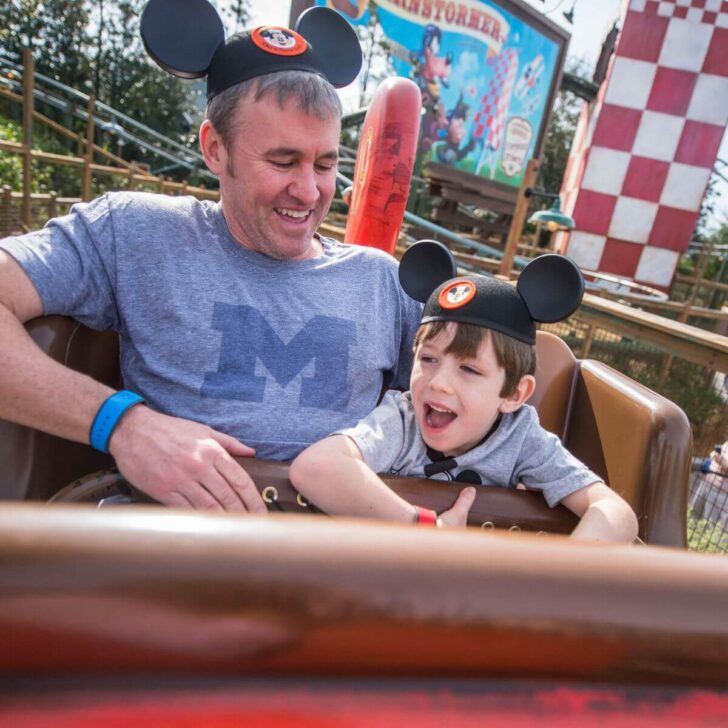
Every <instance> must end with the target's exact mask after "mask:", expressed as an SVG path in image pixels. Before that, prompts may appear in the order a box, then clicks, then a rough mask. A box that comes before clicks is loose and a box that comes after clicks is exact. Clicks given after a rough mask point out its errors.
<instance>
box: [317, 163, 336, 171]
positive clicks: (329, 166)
mask: <svg viewBox="0 0 728 728" xmlns="http://www.w3.org/2000/svg"><path fill="white" fill-rule="evenodd" d="M314 166H315V167H316V171H317V172H330V171H331V170H332V169H336V164H316V165H314Z"/></svg>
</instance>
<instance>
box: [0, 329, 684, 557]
mask: <svg viewBox="0 0 728 728" xmlns="http://www.w3.org/2000/svg"><path fill="white" fill-rule="evenodd" d="M27 328H28V331H29V332H30V334H31V336H32V337H33V338H34V340H35V341H36V343H38V345H39V346H40V347H41V348H42V349H44V350H45V351H46V352H47V353H48V354H50V356H52V357H53V358H54V359H56V360H57V361H60V362H62V363H65V364H67V365H68V366H70V367H72V368H74V369H77V370H79V371H83V372H84V373H86V374H89V375H90V376H92V377H94V378H96V379H98V380H100V381H103V382H104V383H106V384H109V385H110V386H112V387H118V386H119V371H118V339H117V337H116V334H114V333H112V332H105V333H98V332H94V331H91V330H90V329H88V328H86V327H85V326H82V325H81V324H78V323H77V322H74V321H72V320H71V319H67V318H63V317H60V316H50V317H43V318H39V319H36V320H34V321H32V322H30V323H29V324H28V326H27ZM536 347H537V352H538V359H539V363H538V367H537V369H536V390H535V392H534V395H533V397H532V399H531V404H533V405H534V406H535V407H536V409H537V410H538V413H539V418H540V420H541V423H542V424H543V426H544V427H545V428H546V429H548V430H549V431H551V432H553V433H555V434H557V435H558V436H559V437H561V438H562V439H563V440H564V442H565V444H566V445H567V447H568V448H569V449H570V450H571V451H572V452H573V453H574V454H575V455H576V456H577V457H579V458H580V459H581V460H583V461H584V462H585V463H587V465H589V467H591V468H592V469H593V470H594V471H595V472H596V473H598V474H599V475H601V476H602V477H603V478H605V480H606V482H607V483H608V484H609V485H610V486H611V487H613V488H614V489H615V490H617V491H618V492H619V493H621V494H622V495H623V496H624V497H625V498H626V499H627V501H628V502H629V503H630V505H632V507H633V508H634V509H635V511H636V512H637V515H638V517H639V520H640V536H641V538H642V539H643V540H645V541H647V542H648V543H659V544H663V545H672V546H681V547H684V546H685V544H686V517H687V516H686V513H687V483H688V472H689V465H690V458H691V435H690V426H689V423H688V421H687V418H686V417H685V414H684V413H683V412H682V410H680V409H679V408H678V407H677V406H676V405H675V404H673V403H672V402H670V401H669V400H667V399H665V398H663V397H661V396H659V395H657V394H655V393H654V392H652V391H651V390H649V389H646V388H645V387H642V386H641V385H639V384H637V383H636V382H634V381H633V380H631V379H629V378H628V377H625V376H624V375H622V374H620V373H619V372H616V371H615V370H613V369H611V368H610V367H608V366H606V365H604V364H600V363H598V362H595V361H581V362H580V361H579V360H577V359H576V358H575V357H574V355H573V354H572V352H571V351H570V349H569V348H568V346H567V345H566V344H565V343H564V342H563V341H562V340H561V339H559V338H558V337H556V336H554V335H553V334H549V333H547V332H542V331H539V332H538V335H537V343H536ZM111 464H112V463H111V460H110V458H109V457H108V456H105V455H103V454H101V453H98V452H96V451H94V450H93V449H91V448H90V447H89V446H87V445H83V444H79V443H72V442H67V441H65V440H61V439H59V438H57V437H53V436H51V435H45V434H43V433H40V432H37V431H35V430H31V429H29V428H26V427H21V426H19V425H15V424H12V423H9V422H5V421H3V420H0V498H2V499H5V500H22V499H28V500H47V499H48V498H50V497H51V496H52V495H53V494H55V493H56V492H57V491H59V490H60V489H61V488H63V487H64V486H66V485H67V484H69V483H70V482H72V481H73V480H76V479H77V478H80V477H83V476H84V475H87V474H89V473H92V472H94V471H96V470H100V469H102V468H105V467H109V466H110V465H111Z"/></svg>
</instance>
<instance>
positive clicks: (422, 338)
mask: <svg viewBox="0 0 728 728" xmlns="http://www.w3.org/2000/svg"><path fill="white" fill-rule="evenodd" d="M450 324H451V325H453V326H455V336H454V337H453V340H452V341H451V342H450V343H449V344H448V347H447V349H445V353H447V354H453V355H455V356H458V357H462V358H468V359H473V358H475V356H476V355H477V353H478V347H479V346H480V344H481V342H483V341H486V340H487V338H488V337H489V336H490V338H491V341H492V342H493V349H494V350H495V358H496V361H497V362H498V364H499V366H501V367H503V369H504V370H505V373H506V378H505V381H504V382H503V387H502V388H501V391H500V394H499V396H501V397H508V396H509V395H511V394H513V392H515V390H516V387H517V386H518V383H519V382H520V381H521V377H523V376H525V375H526V374H533V373H534V372H535V371H536V347H535V346H534V345H533V344H526V343H524V342H523V341H518V340H517V339H514V338H513V337H512V336H507V335H506V334H502V333H501V332H500V331H494V330H493V329H488V328H486V327H485V326H475V325H474V324H463V323H456V322H454V321H430V322H429V323H426V324H422V325H421V326H420V328H419V329H417V333H416V334H415V345H414V348H415V351H416V350H417V348H418V347H419V346H422V344H424V343H425V342H427V341H430V340H432V339H434V338H435V337H436V336H437V335H438V334H439V333H441V332H442V331H444V330H445V328H446V327H447V326H448V325H450Z"/></svg>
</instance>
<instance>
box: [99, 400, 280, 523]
mask: <svg viewBox="0 0 728 728" xmlns="http://www.w3.org/2000/svg"><path fill="white" fill-rule="evenodd" d="M109 452H110V453H111V454H112V455H113V457H114V460H116V464H117V466H118V467H119V470H120V472H121V474H122V475H123V476H124V477H125V478H126V479H127V480H128V481H129V482H130V483H132V484H133V485H134V486H135V487H137V488H139V490H141V491H143V492H144V493H146V494H147V495H149V496H151V497H152V498H154V499H155V500H157V501H159V502H160V503H163V504H164V505H168V506H175V507H178V508H198V509H203V510H226V511H248V512H250V513H265V512H266V507H265V504H264V503H263V499H262V498H261V497H260V494H259V493H258V490H257V488H256V487H255V484H254V483H253V481H252V480H251V478H250V476H249V475H248V474H247V473H246V472H245V470H243V468H242V467H240V465H238V463H237V462H235V460H234V459H233V457H232V456H248V457H250V456H252V455H255V451H254V450H253V449H252V448H250V447H248V446H247V445H243V443H241V442H239V441H238V440H236V439H235V438H234V437H230V436H229V435H224V434H223V433H221V432H217V431H216V430H213V429H212V428H210V427H207V426H206V425H201V424H199V423H197V422H192V421H190V420H185V419H181V418H178V417H169V416H168V415H163V414H160V413H159V412H154V411H153V410H151V409H149V408H148V407H145V406H144V405H137V406H136V407H132V408H131V409H130V410H129V411H128V412H127V413H126V414H125V415H124V417H123V418H122V420H121V422H120V423H119V426H118V427H117V428H116V429H115V430H114V432H113V434H112V436H111V441H110V443H109Z"/></svg>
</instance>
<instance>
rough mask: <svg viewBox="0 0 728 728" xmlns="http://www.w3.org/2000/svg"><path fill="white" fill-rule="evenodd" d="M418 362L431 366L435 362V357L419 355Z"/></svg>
mask: <svg viewBox="0 0 728 728" xmlns="http://www.w3.org/2000/svg"><path fill="white" fill-rule="evenodd" d="M420 361H421V362H424V363H425V364H432V362H434V361H435V357H434V356H429V355H428V354H420Z"/></svg>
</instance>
